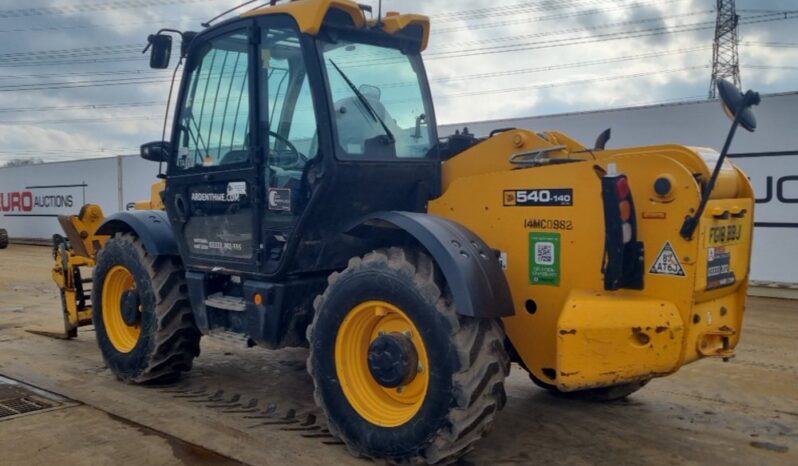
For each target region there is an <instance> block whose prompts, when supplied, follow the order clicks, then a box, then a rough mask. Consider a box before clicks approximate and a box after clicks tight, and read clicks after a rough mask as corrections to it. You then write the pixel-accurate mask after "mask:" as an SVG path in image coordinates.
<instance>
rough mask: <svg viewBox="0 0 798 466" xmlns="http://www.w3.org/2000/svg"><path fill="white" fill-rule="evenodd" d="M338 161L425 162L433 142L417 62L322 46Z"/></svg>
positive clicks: (363, 48)
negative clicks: (328, 84)
mask: <svg viewBox="0 0 798 466" xmlns="http://www.w3.org/2000/svg"><path fill="white" fill-rule="evenodd" d="M323 55H324V65H325V67H326V69H327V77H328V79H329V80H330V92H331V93H332V100H333V105H334V124H335V131H336V133H337V136H338V145H339V146H340V149H341V151H339V152H340V155H339V156H340V157H341V158H347V159H357V160H364V159H366V160H373V159H377V160H385V159H391V158H416V159H420V158H425V157H427V156H428V154H429V153H430V152H431V151H430V149H431V148H432V147H433V145H434V144H435V142H436V141H434V138H435V136H434V135H435V132H434V129H433V128H432V127H431V125H430V124H429V120H431V118H428V115H432V113H431V111H430V109H431V104H430V102H429V101H428V99H427V98H426V97H425V95H424V93H423V92H422V83H423V81H422V79H423V74H422V72H421V59H420V57H419V56H418V55H406V54H404V53H402V51H400V50H397V49H392V48H386V47H380V46H377V45H370V44H360V43H353V42H347V41H345V40H339V41H337V42H335V43H325V44H323Z"/></svg>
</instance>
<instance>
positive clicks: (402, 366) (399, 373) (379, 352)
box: [368, 332, 418, 388]
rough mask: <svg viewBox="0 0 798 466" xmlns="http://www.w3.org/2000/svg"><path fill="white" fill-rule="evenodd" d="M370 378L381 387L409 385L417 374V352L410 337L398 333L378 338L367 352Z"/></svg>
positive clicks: (386, 334)
mask: <svg viewBox="0 0 798 466" xmlns="http://www.w3.org/2000/svg"><path fill="white" fill-rule="evenodd" d="M368 365H369V371H370V372H371V376H372V377H374V380H376V381H377V383H378V384H380V385H381V386H383V387H386V388H397V387H401V386H404V385H407V384H409V383H410V382H412V381H413V379H414V378H415V377H416V374H417V373H418V352H417V351H416V347H415V346H414V345H413V342H412V341H411V339H410V337H408V336H407V335H404V334H402V333H398V332H392V333H385V334H382V335H380V336H378V337H377V338H376V339H375V340H374V341H373V342H371V345H370V346H369V351H368Z"/></svg>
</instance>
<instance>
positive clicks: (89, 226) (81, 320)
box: [31, 204, 108, 339]
mask: <svg viewBox="0 0 798 466" xmlns="http://www.w3.org/2000/svg"><path fill="white" fill-rule="evenodd" d="M104 219H105V215H103V211H102V209H101V208H100V206H98V205H95V204H87V205H85V206H83V208H82V209H81V210H80V214H78V215H62V216H60V217H58V221H59V223H60V224H61V228H62V229H63V230H64V233H65V234H66V238H64V237H63V236H61V235H55V236H54V237H53V260H54V262H55V264H54V266H53V272H52V275H53V281H54V282H55V284H56V285H58V289H59V290H60V292H61V311H62V314H63V317H64V331H63V333H58V332H47V331H41V330H31V332H32V333H36V334H39V335H44V336H48V337H54V338H61V339H70V338H75V337H77V336H78V327H83V326H85V325H91V324H92V321H91V315H92V306H91V290H87V289H86V288H85V287H84V285H85V284H89V283H91V278H90V277H91V273H90V272H91V269H92V268H93V267H94V265H95V264H96V259H97V253H98V252H99V251H100V249H102V247H103V246H104V245H105V242H106V241H107V240H108V237H107V236H103V235H97V234H96V231H97V229H98V228H99V227H100V225H102V222H103V220H104Z"/></svg>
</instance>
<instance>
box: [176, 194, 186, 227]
mask: <svg viewBox="0 0 798 466" xmlns="http://www.w3.org/2000/svg"><path fill="white" fill-rule="evenodd" d="M174 204H175V213H176V214H177V218H178V219H179V220H180V221H181V222H185V221H186V218H187V217H188V215H187V214H188V206H187V205H186V198H185V197H183V195H182V194H175V202H174Z"/></svg>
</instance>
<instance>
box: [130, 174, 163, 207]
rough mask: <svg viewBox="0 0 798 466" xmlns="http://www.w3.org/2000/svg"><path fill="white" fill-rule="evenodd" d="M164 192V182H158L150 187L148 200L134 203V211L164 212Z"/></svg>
mask: <svg viewBox="0 0 798 466" xmlns="http://www.w3.org/2000/svg"><path fill="white" fill-rule="evenodd" d="M164 190H166V180H162V181H159V182H157V183H155V184H153V185H152V186H151V187H150V198H149V199H148V200H144V201H138V202H136V210H164V208H165V207H164V205H163V197H162V195H163V192H164Z"/></svg>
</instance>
